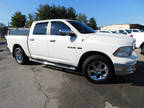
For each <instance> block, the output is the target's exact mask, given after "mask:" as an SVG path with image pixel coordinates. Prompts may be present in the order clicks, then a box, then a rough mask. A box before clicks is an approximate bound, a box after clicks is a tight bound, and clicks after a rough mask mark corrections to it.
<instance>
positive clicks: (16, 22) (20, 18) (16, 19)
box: [11, 12, 26, 27]
mask: <svg viewBox="0 0 144 108" xmlns="http://www.w3.org/2000/svg"><path fill="white" fill-rule="evenodd" d="M11 20H12V22H11V25H12V27H24V26H25V23H26V17H25V15H22V14H21V12H15V14H14V15H13V16H12V18H11Z"/></svg>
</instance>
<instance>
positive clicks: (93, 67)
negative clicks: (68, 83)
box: [87, 61, 109, 80]
mask: <svg viewBox="0 0 144 108" xmlns="http://www.w3.org/2000/svg"><path fill="white" fill-rule="evenodd" d="M108 71H109V70H108V66H107V65H106V64H105V63H104V62H102V61H93V62H92V63H90V64H89V66H88V68H87V73H88V75H89V77H90V78H91V79H92V80H103V79H105V78H106V77H107V76H108Z"/></svg>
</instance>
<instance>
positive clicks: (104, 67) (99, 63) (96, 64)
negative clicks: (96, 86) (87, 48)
mask: <svg viewBox="0 0 144 108" xmlns="http://www.w3.org/2000/svg"><path fill="white" fill-rule="evenodd" d="M82 71H83V72H84V73H85V77H86V78H87V79H88V80H89V81H91V82H94V83H104V82H106V81H107V80H108V79H109V78H110V77H111V76H112V74H113V70H112V65H111V63H110V62H109V61H108V60H107V59H106V58H105V57H103V56H100V55H93V56H90V57H88V58H87V59H86V60H85V61H84V63H83V67H82Z"/></svg>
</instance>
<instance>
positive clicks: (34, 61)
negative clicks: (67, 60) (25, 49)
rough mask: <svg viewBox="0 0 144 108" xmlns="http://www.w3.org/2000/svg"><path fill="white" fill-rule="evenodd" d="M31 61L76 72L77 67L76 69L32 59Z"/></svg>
mask: <svg viewBox="0 0 144 108" xmlns="http://www.w3.org/2000/svg"><path fill="white" fill-rule="evenodd" d="M29 60H30V61H33V62H37V63H41V64H44V65H50V66H54V67H59V68H64V69H69V70H76V67H74V66H68V65H63V64H58V63H52V62H48V61H42V60H37V59H32V58H30V59H29Z"/></svg>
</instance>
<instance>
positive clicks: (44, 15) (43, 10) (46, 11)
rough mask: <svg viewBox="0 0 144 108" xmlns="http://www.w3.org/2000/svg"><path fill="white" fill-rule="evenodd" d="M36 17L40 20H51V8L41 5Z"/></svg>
mask: <svg viewBox="0 0 144 108" xmlns="http://www.w3.org/2000/svg"><path fill="white" fill-rule="evenodd" d="M36 17H37V19H38V20H46V19H51V7H50V6H49V5H48V4H46V5H40V6H39V8H38V9H37V12H36Z"/></svg>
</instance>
